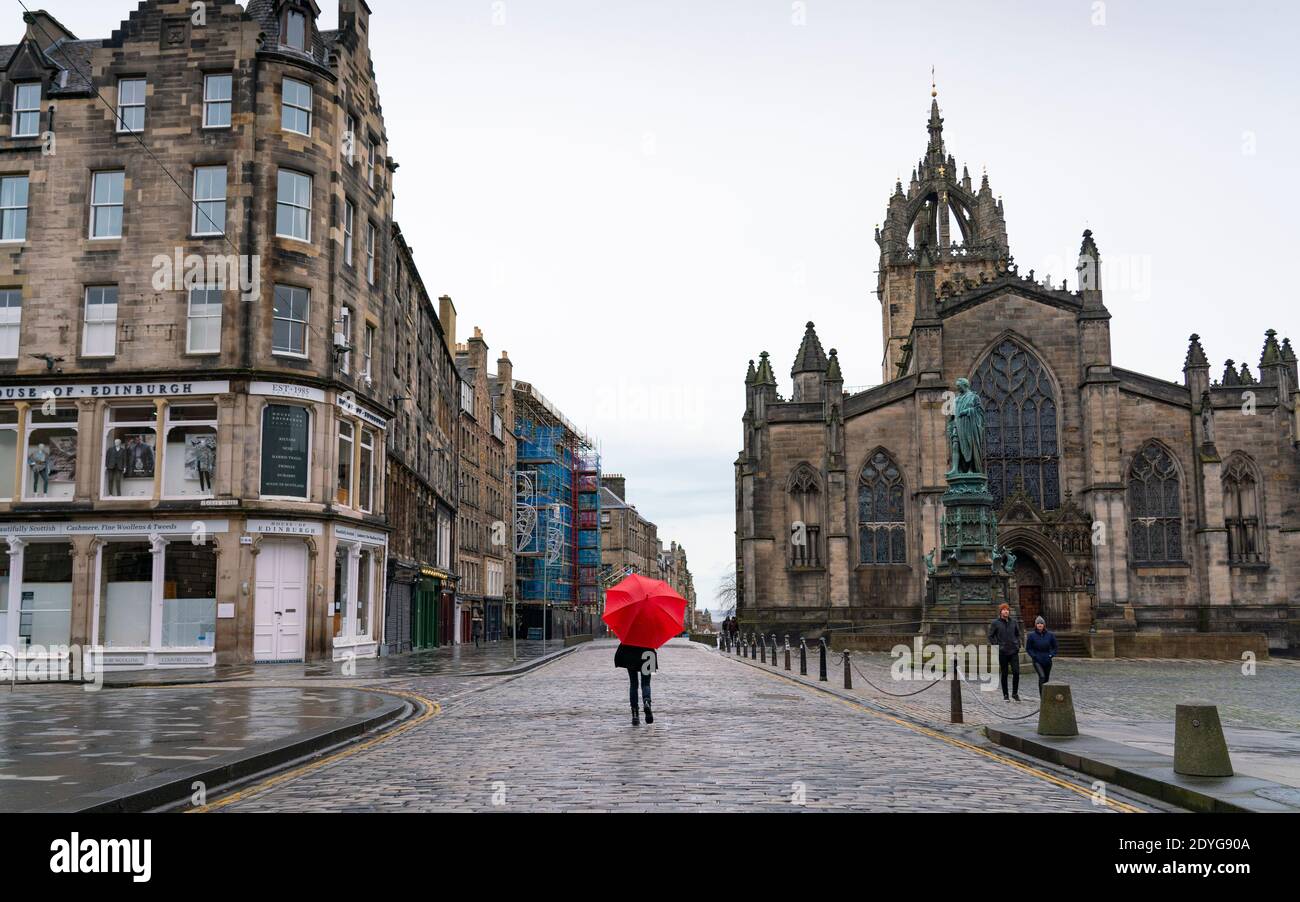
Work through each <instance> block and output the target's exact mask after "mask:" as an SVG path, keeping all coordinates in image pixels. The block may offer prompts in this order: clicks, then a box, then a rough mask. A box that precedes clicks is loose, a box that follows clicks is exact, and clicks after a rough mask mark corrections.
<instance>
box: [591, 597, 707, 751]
mask: <svg viewBox="0 0 1300 902" xmlns="http://www.w3.org/2000/svg"><path fill="white" fill-rule="evenodd" d="M685 617H686V599H684V598H682V597H681V596H680V595H678V594H677V592H676V591H674V590H673V587H672V586H670V585H668V584H667V583H666V582H664V581H663V580H659V579H649V578H647V577H644V576H641V575H640V574H637V573H634V574H632V575H631V576H629V577H627V578H626V579H624V580H622V581H621V582H619V583H618V585H616V586H611V587H610V588H609V589H607V590H606V591H605V613H604V614H603V615H602V618H601V619H603V620H604V621H605V623H606V624H607V625H608V626H609V628H610V629H611V630H613V631H614V634H615V635H616V636H618V640H619V646H618V650H617V651H615V652H614V666H615V667H620V668H623V669H625V670H626V671H627V680H628V699H629V701H631V703H632V726H634V727H635V726H637V725H639V724H640V723H641V719H640V711H639V706H638V705H637V685H638V683H639V684H640V687H641V701H642V702H644V704H645V722H646V723H654V722H655V716H654V713H653V711H652V710H651V708H650V677H651V676H653V675H654V673H655V671H657V670H658V669H659V653H658V652H657V651H656V649H657V648H659V646H661V645H663V644H664V643H665V642H667V641H668V640H669V639H671V638H672V637H673V636H675V635H677V634H678V633H679V632H681V629H682V622H683V620H684V619H685Z"/></svg>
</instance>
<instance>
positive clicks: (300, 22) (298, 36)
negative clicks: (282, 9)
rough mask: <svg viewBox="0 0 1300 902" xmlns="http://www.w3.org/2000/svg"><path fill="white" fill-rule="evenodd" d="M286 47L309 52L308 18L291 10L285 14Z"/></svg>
mask: <svg viewBox="0 0 1300 902" xmlns="http://www.w3.org/2000/svg"><path fill="white" fill-rule="evenodd" d="M283 43H284V45H285V46H286V47H292V48H293V49H294V50H301V51H303V52H304V53H306V52H307V17H306V16H305V15H303V14H302V13H300V12H298V11H297V10H294V9H291V10H289V11H288V12H286V13H285V14H284V41H283Z"/></svg>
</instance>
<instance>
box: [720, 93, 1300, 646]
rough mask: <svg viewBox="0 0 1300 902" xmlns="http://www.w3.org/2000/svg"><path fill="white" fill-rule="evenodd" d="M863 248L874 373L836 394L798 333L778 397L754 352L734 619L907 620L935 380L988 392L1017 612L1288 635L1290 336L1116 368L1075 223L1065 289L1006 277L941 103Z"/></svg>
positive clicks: (1293, 469)
mask: <svg viewBox="0 0 1300 902" xmlns="http://www.w3.org/2000/svg"><path fill="white" fill-rule="evenodd" d="M876 241H877V243H878V244H879V246H880V265H879V282H878V286H877V295H878V297H879V299H880V304H881V314H882V326H883V338H884V347H885V360H884V372H883V378H884V382H883V384H880V385H878V386H875V387H874V388H870V389H867V390H866V391H859V392H855V393H852V394H849V393H846V392H845V391H844V377H843V374H842V370H841V366H842V364H841V361H840V360H839V359H838V357H837V355H836V352H835V350H834V349H832V350H831V351H830V353H829V355H827V354H826V353H825V352H824V351H823V348H822V344H821V342H820V341H819V339H818V336H817V334H816V332H815V331H814V328H813V324H812V323H808V325H807V331H806V332H805V334H804V336H803V341H802V343H801V344H800V346H799V349H798V352H797V353H796V355H795V359H794V364H793V366H792V367H791V377H792V379H793V388H792V390H791V393H790V396H789V397H788V398H786V397H783V396H782V395H780V394H778V392H777V380H776V376H775V364H774V362H773V361H772V360H771V359H770V358H769V356H768V354H767V353H766V352H764V353H763V354H761V355H760V359H759V362H758V365H757V367H755V365H754V363H753V361H751V362H750V367H749V373H748V375H747V377H746V380H745V395H746V405H745V414H744V418H743V426H744V448H743V450H742V451H741V453H740V456H739V458H738V460H737V461H736V566H737V571H738V593H737V594H738V597H737V608H738V611H739V617H740V619H741V622H742V624H743V625H744V626H746V627H747V628H751V629H752V628H761V629H763V630H764V631H772V630H775V631H777V632H778V633H783V632H785V631H787V630H788V631H790V632H791V633H792V634H797V633H800V632H804V633H807V632H808V631H810V630H820V629H824V628H826V627H828V626H829V627H868V626H870V627H873V628H875V627H880V626H882V625H883V624H893V626H894V629H896V630H898V631H908V630H911V631H916V630H917V629H918V628H919V626H920V621H922V619H923V618H924V616H925V614H924V611H925V605H926V602H927V591H926V590H927V585H926V582H927V581H926V568H925V566H924V562H923V558H924V556H925V555H926V554H927V553H928V552H930V551H931V550H933V549H935V548H937V547H938V546H939V545H940V537H939V522H940V517H941V516H942V515H943V511H942V505H941V504H940V502H939V498H940V495H942V493H943V492H944V489H945V481H944V473H945V471H946V470H947V467H948V462H949V454H948V448H947V444H946V439H945V419H946V417H945V414H946V411H945V409H944V402H945V394H946V393H948V392H950V391H951V390H952V388H953V386H954V384H955V382H956V380H957V379H958V378H959V377H962V376H965V377H967V378H969V379H970V381H971V384H972V387H973V388H974V389H975V390H976V391H978V392H979V393H980V394H981V395H982V396H983V398H984V402H985V405H986V410H987V445H988V448H987V461H986V466H987V470H988V475H989V481H990V489H991V491H992V493H993V494H994V495H995V497H996V500H997V504H998V505H999V507H1000V513H999V527H998V533H999V538H1000V541H1001V543H1002V544H1004V545H1005V546H1006V547H1008V548H1010V549H1011V550H1012V551H1013V552H1014V553H1015V554H1016V555H1017V562H1016V565H1015V572H1014V578H1013V581H1012V582H1013V585H1012V590H1011V591H1012V592H1013V596H1012V597H1013V600H1017V601H1018V602H1019V605H1018V607H1019V615H1020V617H1021V618H1022V619H1023V620H1025V621H1032V619H1033V617H1034V616H1035V615H1037V614H1039V613H1042V614H1043V615H1044V616H1045V617H1046V619H1047V620H1048V622H1049V624H1051V625H1052V626H1053V628H1054V629H1056V630H1058V631H1065V632H1068V631H1079V632H1080V633H1083V632H1084V631H1087V630H1089V629H1090V627H1092V626H1094V625H1095V626H1097V627H1100V628H1102V629H1101V630H1100V631H1099V633H1100V634H1103V635H1108V634H1107V633H1106V631H1107V630H1110V629H1113V630H1114V631H1115V632H1114V640H1115V648H1116V651H1117V653H1119V654H1124V653H1126V651H1130V650H1131V649H1134V648H1137V647H1139V645H1141V647H1145V648H1158V646H1159V642H1158V641H1157V640H1156V639H1155V638H1154V636H1155V631H1165V633H1166V635H1167V634H1169V633H1173V632H1178V633H1188V632H1202V633H1206V632H1210V633H1213V632H1219V633H1231V632H1239V631H1250V632H1256V633H1263V634H1266V635H1267V637H1268V643H1269V644H1270V645H1271V646H1273V647H1275V648H1276V647H1286V646H1292V647H1294V646H1295V645H1296V644H1297V642H1300V633H1298V630H1297V609H1298V608H1300V450H1298V448H1300V444H1298V443H1300V421H1298V420H1297V416H1298V414H1297V409H1298V408H1300V392H1298V391H1297V389H1298V387H1300V382H1298V381H1297V373H1296V355H1295V353H1294V351H1293V349H1292V347H1291V344H1290V342H1289V341H1282V342H1280V343H1279V340H1278V336H1277V335H1276V334H1275V333H1274V332H1273V331H1272V330H1270V331H1268V332H1267V334H1266V335H1265V336H1264V341H1263V353H1262V355H1261V356H1260V359H1259V364H1258V367H1257V370H1256V371H1252V369H1251V367H1250V366H1248V365H1246V364H1242V365H1241V366H1240V368H1239V369H1238V368H1237V366H1236V364H1235V363H1234V362H1233V361H1231V360H1230V361H1228V363H1227V366H1226V368H1225V370H1224V372H1223V375H1222V378H1221V379H1220V380H1218V381H1212V379H1211V373H1210V370H1211V367H1210V364H1209V362H1208V360H1207V358H1206V355H1205V351H1204V350H1203V348H1202V345H1201V342H1200V340H1199V339H1198V338H1197V337H1196V336H1192V338H1191V345H1190V348H1189V350H1188V352H1187V358H1186V363H1185V365H1184V368H1183V378H1182V381H1181V382H1173V381H1166V380H1164V379H1160V378H1156V377H1154V376H1148V375H1144V374H1141V373H1136V372H1132V371H1130V370H1126V369H1121V368H1120V367H1117V366H1114V365H1113V364H1112V362H1111V352H1110V313H1109V311H1108V310H1107V308H1106V305H1105V303H1104V302H1103V294H1102V288H1103V286H1102V280H1101V273H1102V269H1101V256H1100V253H1099V251H1098V246H1097V243H1096V241H1094V239H1093V236H1092V234H1091V233H1090V232H1084V234H1083V243H1082V247H1081V248H1080V253H1079V265H1078V277H1079V282H1078V285H1077V290H1069V289H1068V287H1067V286H1066V285H1065V284H1057V285H1051V284H1045V281H1036V280H1035V278H1034V274H1033V273H1032V272H1030V273H1028V275H1027V276H1026V275H1024V274H1021V273H1020V272H1019V270H1018V268H1017V266H1016V264H1015V262H1014V260H1013V258H1012V255H1011V252H1010V248H1009V244H1008V241H1007V232H1006V226H1005V222H1004V219H1003V209H1002V203H1001V201H1000V200H995V199H994V195H993V193H992V191H991V190H990V188H989V183H988V177H987V176H985V177H984V178H983V179H982V181H981V183H980V185H979V187H978V189H977V188H975V186H974V185H973V183H972V181H971V178H970V176H969V174H968V173H967V171H966V169H965V168H964V167H962V168H960V169H959V168H958V165H957V161H956V160H955V158H954V157H953V156H952V155H951V154H949V153H948V152H947V150H946V148H945V146H944V137H943V120H942V118H940V115H939V107H938V104H937V101H935V102H932V104H931V109H930V120H929V141H928V144H927V146H926V148H925V154H924V156H923V157H922V158H921V160H920V162H919V164H918V166H917V168H916V170H915V171H914V172H913V174H912V177H911V180H910V182H909V184H908V185H907V187H906V188H904V186H903V185H902V183H901V181H900V183H898V184H896V185H895V187H894V192H893V195H892V196H891V197H890V198H889V204H888V209H887V211H886V215H885V220H884V225H883V226H882V227H879V228H878V229H877V233H876ZM1143 634H1147V635H1146V636H1144V635H1143ZM1081 638H1082V637H1081ZM1089 641H1092V640H1089ZM1172 641H1173V640H1172V639H1171V640H1170V642H1171V643H1172ZM1189 641H1190V640H1189ZM1130 653H1131V652H1130Z"/></svg>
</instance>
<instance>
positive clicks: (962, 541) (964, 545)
mask: <svg viewBox="0 0 1300 902" xmlns="http://www.w3.org/2000/svg"><path fill="white" fill-rule="evenodd" d="M942 501H943V507H944V513H943V518H942V520H940V522H939V534H940V536H941V538H942V542H943V544H942V546H941V547H940V549H939V554H938V555H937V556H938V561H937V562H936V564H935V569H934V572H933V573H931V574H930V588H931V591H932V593H933V594H932V596H931V597H932V598H933V603H932V604H931V605H930V606H929V608H928V610H927V612H926V620H925V623H924V624H923V627H922V632H923V633H924V634H925V636H926V637H927V640H929V641H936V642H951V641H960V642H962V643H963V644H964V643H967V642H981V643H982V642H986V641H988V640H987V638H986V637H987V629H988V624H989V622H990V621H991V620H992V619H993V618H994V617H996V616H997V610H998V606H999V605H1001V604H1003V603H1008V604H1009V603H1010V597H1009V596H1010V581H1009V579H1008V576H1007V574H1006V573H1005V571H1004V570H1003V569H1002V567H1001V566H997V565H1000V564H1001V561H1000V560H999V561H997V562H995V561H994V558H993V546H994V545H995V544H996V542H997V535H998V518H997V512H996V511H995V510H994V509H993V496H992V495H991V494H990V493H989V488H988V479H987V477H985V476H984V474H982V473H955V474H949V475H948V491H946V492H944V494H943V496H942Z"/></svg>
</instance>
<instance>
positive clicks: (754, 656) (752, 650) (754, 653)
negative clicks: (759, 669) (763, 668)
mask: <svg viewBox="0 0 1300 902" xmlns="http://www.w3.org/2000/svg"><path fill="white" fill-rule="evenodd" d="M749 658H750V660H751V661H757V660H758V647H757V646H755V645H754V634H753V633H750V634H749Z"/></svg>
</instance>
